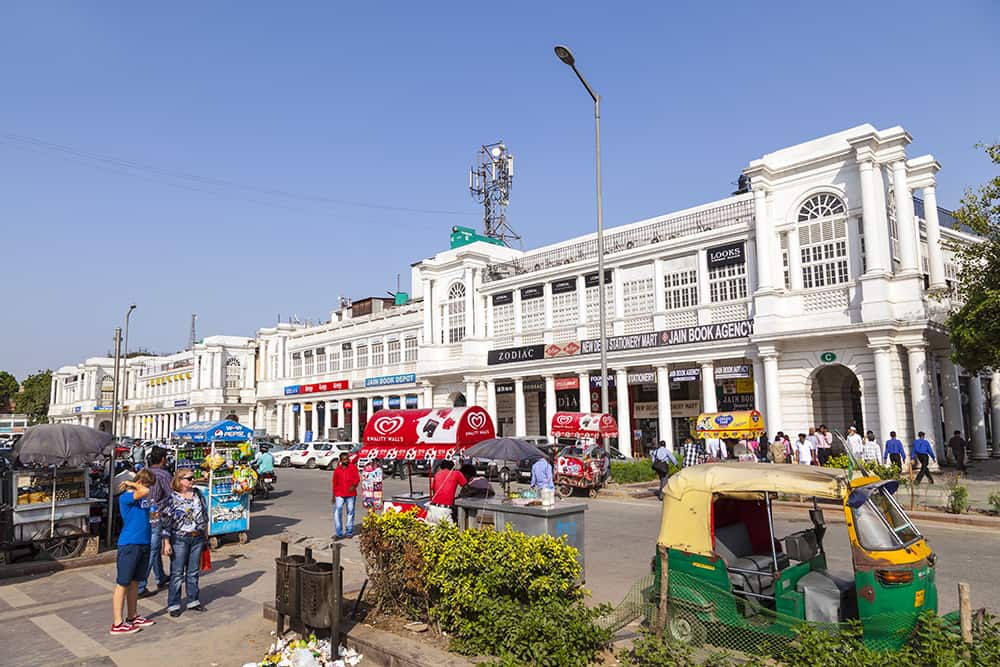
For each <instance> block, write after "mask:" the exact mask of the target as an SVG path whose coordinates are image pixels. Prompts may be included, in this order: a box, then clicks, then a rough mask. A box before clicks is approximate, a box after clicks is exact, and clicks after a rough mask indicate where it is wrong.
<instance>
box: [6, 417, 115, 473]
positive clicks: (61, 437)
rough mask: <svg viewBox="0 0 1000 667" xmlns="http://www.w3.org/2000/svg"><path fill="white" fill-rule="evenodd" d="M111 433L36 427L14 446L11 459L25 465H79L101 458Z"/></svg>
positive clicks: (70, 426)
mask: <svg viewBox="0 0 1000 667" xmlns="http://www.w3.org/2000/svg"><path fill="white" fill-rule="evenodd" d="M109 443H111V434H110V433H105V432H103V431H98V430H97V429H93V428H90V427H89V426H77V425H76V424H39V425H38V426H32V427H31V428H29V429H28V430H27V431H26V432H25V434H24V437H23V438H21V439H20V440H18V442H17V445H15V447H14V460H15V461H20V462H21V463H23V464H26V465H46V466H48V465H55V466H60V465H69V466H82V465H86V464H88V463H92V462H93V461H95V460H97V459H99V458H101V455H102V453H103V452H104V449H105V447H106V446H107V445H108V444H109Z"/></svg>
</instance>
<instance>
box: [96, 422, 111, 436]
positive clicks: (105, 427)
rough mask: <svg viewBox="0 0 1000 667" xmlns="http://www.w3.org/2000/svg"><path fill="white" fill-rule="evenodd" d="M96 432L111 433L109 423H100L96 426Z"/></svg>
mask: <svg viewBox="0 0 1000 667" xmlns="http://www.w3.org/2000/svg"><path fill="white" fill-rule="evenodd" d="M97 430H98V431H101V432H102V433H111V422H109V421H108V420H104V421H102V422H101V423H100V424H99V425H98V426H97Z"/></svg>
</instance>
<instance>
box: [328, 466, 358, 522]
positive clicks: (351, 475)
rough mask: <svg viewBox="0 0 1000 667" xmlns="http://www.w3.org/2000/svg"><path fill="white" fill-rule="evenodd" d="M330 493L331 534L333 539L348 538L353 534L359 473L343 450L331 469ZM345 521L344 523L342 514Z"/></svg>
mask: <svg viewBox="0 0 1000 667" xmlns="http://www.w3.org/2000/svg"><path fill="white" fill-rule="evenodd" d="M331 481H332V487H333V488H332V493H333V497H332V498H330V503H331V504H332V505H333V534H334V537H335V539H338V540H342V539H344V538H345V537H346V538H348V539H350V538H351V537H353V536H354V499H355V498H356V497H357V495H358V485H359V484H361V475H360V474H359V473H358V467H357V466H356V465H351V457H350V456H349V455H348V454H347V452H344V453H342V454H341V455H340V465H338V466H337V467H336V468H334V469H333V479H332V480H331ZM345 513H346V514H347V523H346V525H345V523H344V514H345Z"/></svg>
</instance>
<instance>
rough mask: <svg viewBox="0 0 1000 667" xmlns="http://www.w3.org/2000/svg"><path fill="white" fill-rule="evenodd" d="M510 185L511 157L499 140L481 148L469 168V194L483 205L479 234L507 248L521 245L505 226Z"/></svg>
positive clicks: (512, 170) (512, 174)
mask: <svg viewBox="0 0 1000 667" xmlns="http://www.w3.org/2000/svg"><path fill="white" fill-rule="evenodd" d="M513 182H514V156H513V155H512V154H511V153H510V152H509V151H508V150H507V147H506V146H504V143H503V141H498V142H496V143H495V144H489V145H487V146H481V147H480V149H479V153H478V154H477V155H476V164H475V165H473V166H472V168H471V169H469V193H470V194H471V195H472V197H473V198H474V199H476V200H478V201H479V202H480V203H481V204H482V205H483V234H484V235H486V236H488V237H490V238H494V239H498V240H499V241H500V242H502V243H503V244H504V245H505V246H507V247H508V248H509V247H511V241H517V242H518V245H520V244H521V235H520V234H518V233H517V232H515V231H514V230H513V229H511V227H510V225H508V224H507V205H508V204H509V203H510V187H511V184H512V183H513Z"/></svg>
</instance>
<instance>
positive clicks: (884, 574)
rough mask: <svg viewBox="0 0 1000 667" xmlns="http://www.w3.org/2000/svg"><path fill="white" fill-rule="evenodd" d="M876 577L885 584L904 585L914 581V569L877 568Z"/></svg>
mask: <svg viewBox="0 0 1000 667" xmlns="http://www.w3.org/2000/svg"><path fill="white" fill-rule="evenodd" d="M875 578H876V579H878V582H879V583H880V584H882V585H883V586H902V585H903V584H909V583H912V582H913V570H876V571H875Z"/></svg>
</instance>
